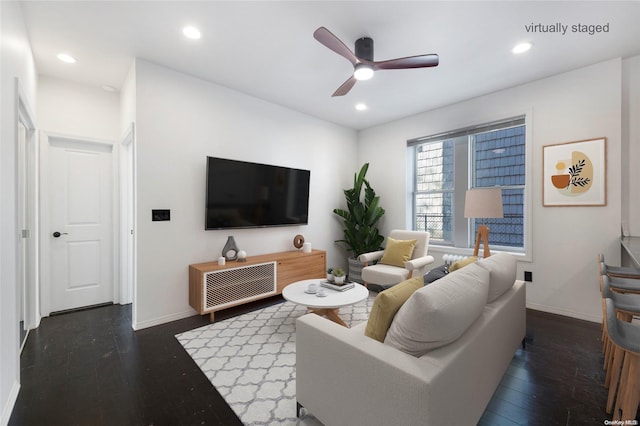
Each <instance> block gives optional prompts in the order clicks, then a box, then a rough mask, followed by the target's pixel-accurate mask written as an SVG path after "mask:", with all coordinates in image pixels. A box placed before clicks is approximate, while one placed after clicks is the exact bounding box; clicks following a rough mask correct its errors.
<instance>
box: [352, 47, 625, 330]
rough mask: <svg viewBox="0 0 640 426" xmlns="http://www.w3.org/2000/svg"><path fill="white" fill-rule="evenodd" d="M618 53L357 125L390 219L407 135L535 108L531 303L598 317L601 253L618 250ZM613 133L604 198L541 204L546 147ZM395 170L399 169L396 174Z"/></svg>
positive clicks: (396, 207) (397, 209) (389, 222)
mask: <svg viewBox="0 0 640 426" xmlns="http://www.w3.org/2000/svg"><path fill="white" fill-rule="evenodd" d="M621 73H622V64H621V60H611V61H608V62H604V63H600V64H596V65H593V66H589V67H586V68H582V69H579V70H575V71H572V72H568V73H565V74H561V75H557V76H553V77H549V78H546V79H543V80H539V81H535V82H532V83H529V84H526V85H522V86H518V87H514V88H511V89H507V90H503V91H500V92H496V93H493V94H489V95H486V96H481V97H478V98H475V99H471V100H468V101H465V102H461V103H458V104H455V105H451V106H448V107H445V108H440V109H437V110H434V111H429V112H425V113H423V114H418V115H415V116H412V117H407V118H405V119H401V120H398V121H395V122H393V123H389V124H386V125H382V126H378V127H374V128H370V129H366V130H363V131H361V132H360V134H359V143H358V158H359V159H360V162H365V161H369V162H370V163H371V167H370V169H369V170H370V172H369V173H370V181H371V183H372V185H373V186H374V188H375V189H376V190H377V191H378V193H379V194H380V195H381V197H382V200H381V201H382V205H383V207H385V208H386V209H387V215H386V219H385V224H384V228H385V231H388V230H390V229H392V228H397V227H405V226H406V223H405V217H406V213H407V209H406V198H407V194H406V190H405V188H406V177H405V176H406V170H407V166H406V141H407V140H408V139H412V138H417V137H420V136H428V135H432V134H436V133H440V132H443V131H447V130H453V129H458V128H463V127H466V126H470V125H474V124H479V123H483V122H489V121H493V120H497V119H500V118H507V117H511V116H514V115H519V114H522V113H529V114H530V116H531V124H532V126H533V128H532V129H530V130H532V132H531V134H532V138H531V140H528V141H527V142H528V143H532V144H533V151H532V152H533V159H532V160H533V163H532V166H533V167H532V170H533V175H532V178H533V179H532V187H531V188H530V190H532V191H533V193H532V200H533V214H532V218H531V219H532V220H533V235H532V236H531V237H532V238H533V241H532V242H533V245H532V256H533V257H532V259H533V261H532V262H531V263H528V262H526V263H525V262H519V268H518V274H519V278H520V279H522V274H523V271H524V270H527V271H532V272H533V278H534V280H533V283H530V284H528V285H527V303H528V305H529V306H530V307H533V308H536V309H539V310H544V311H549V312H554V313H559V314H564V315H568V316H573V317H577V318H583V319H588V320H592V321H599V320H600V318H601V303H600V293H599V287H598V280H597V265H596V255H597V253H600V252H604V254H605V256H606V257H607V258H608V260H609V261H610V262H611V263H613V264H615V263H616V262H619V259H620V247H619V242H618V238H619V236H620V220H621V172H620V169H621V163H622V160H621V155H622V154H621V115H622V112H621V102H622V98H621V84H622V83H621ZM602 136H605V137H607V205H606V206H604V207H562V208H561V207H542V190H541V185H540V182H542V163H541V158H542V146H543V145H548V144H557V143H562V142H570V141H579V140H584V139H591V138H597V137H602ZM389 170H393V173H390V172H389Z"/></svg>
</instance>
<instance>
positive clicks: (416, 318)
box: [384, 264, 489, 356]
mask: <svg viewBox="0 0 640 426" xmlns="http://www.w3.org/2000/svg"><path fill="white" fill-rule="evenodd" d="M488 292H489V271H487V270H486V269H485V268H482V267H480V266H478V265H476V264H473V265H469V266H467V267H465V268H464V269H461V270H459V271H457V272H456V273H455V274H448V275H447V276H446V277H444V278H441V279H439V280H437V281H435V282H433V283H431V284H429V285H428V286H425V287H423V288H421V289H420V290H418V291H416V292H415V293H413V294H412V295H411V297H410V298H409V300H407V301H406V303H405V304H404V305H402V307H401V308H400V310H399V311H398V313H397V314H396V316H395V318H394V320H393V322H392V323H391V327H389V331H388V332H387V336H386V338H385V340H384V343H385V344H388V345H391V346H393V347H395V348H397V349H400V350H401V351H403V352H406V353H408V354H410V355H414V356H422V355H424V354H425V353H427V352H429V351H430V350H432V349H435V348H438V347H440V346H444V345H447V344H448V343H451V342H453V341H454V340H456V339H457V338H458V337H460V336H461V335H462V334H463V333H464V332H465V331H466V330H467V329H468V328H469V327H470V326H471V324H473V322H474V321H475V320H476V319H477V318H478V317H479V316H480V314H481V313H482V311H483V309H484V306H485V305H486V303H487V294H488Z"/></svg>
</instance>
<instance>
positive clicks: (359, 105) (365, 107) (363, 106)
mask: <svg viewBox="0 0 640 426" xmlns="http://www.w3.org/2000/svg"><path fill="white" fill-rule="evenodd" d="M356 109H357V110H358V111H364V110H365V109H367V106H366V105H365V104H362V103H360V104H356Z"/></svg>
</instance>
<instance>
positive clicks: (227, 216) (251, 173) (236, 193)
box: [205, 157, 311, 229]
mask: <svg viewBox="0 0 640 426" xmlns="http://www.w3.org/2000/svg"><path fill="white" fill-rule="evenodd" d="M310 175H311V172H310V171H309V170H301V169H292V168H288V167H279V166H271V165H267V164H258V163H249V162H246V161H237V160H228V159H224V158H217V157H207V193H206V211H205V229H228V228H253V227H265V226H285V225H306V224H307V223H308V216H309V177H310Z"/></svg>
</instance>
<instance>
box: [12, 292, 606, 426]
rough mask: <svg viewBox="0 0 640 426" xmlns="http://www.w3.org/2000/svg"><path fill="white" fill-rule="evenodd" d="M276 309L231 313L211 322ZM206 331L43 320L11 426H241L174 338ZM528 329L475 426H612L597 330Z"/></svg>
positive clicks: (578, 326) (183, 325) (555, 319)
mask: <svg viewBox="0 0 640 426" xmlns="http://www.w3.org/2000/svg"><path fill="white" fill-rule="evenodd" d="M281 300H282V299H281V298H279V297H277V298H272V299H268V300H265V301H261V302H257V303H254V304H251V305H248V306H245V307H239V308H233V309H230V310H227V311H224V312H220V313H217V314H216V319H219V320H222V319H224V318H228V317H230V316H233V315H238V314H240V313H243V312H245V311H248V310H250V309H257V308H259V307H262V306H266V305H268V304H273V303H278V302H280V301H281ZM206 323H207V317H206V316H205V317H198V316H196V317H192V318H187V319H184V320H180V321H175V322H172V323H169V324H165V325H161V326H157V327H152V328H149V329H145V330H140V331H137V332H133V331H132V330H131V325H130V324H131V308H130V306H118V305H116V306H108V307H101V308H95V309H91V310H86V311H80V312H74V313H69V314H65V315H61V316H56V317H50V318H45V319H43V320H42V324H41V326H40V327H39V328H38V329H37V330H35V331H31V332H30V333H29V337H28V339H27V343H26V345H25V347H24V350H23V353H22V358H21V382H22V387H21V390H20V394H19V395H18V400H17V402H16V405H15V408H14V410H13V413H12V416H11V418H10V420H9V424H10V425H24V426H26V425H91V426H95V425H118V426H120V425H156V426H160V425H196V424H198V425H200V424H210V425H241V424H242V423H241V422H240V421H239V420H238V418H237V417H236V416H235V414H234V413H233V412H232V411H231V409H230V408H229V407H228V406H227V404H226V403H225V402H224V400H223V399H222V398H221V397H220V395H219V394H218V392H217V391H216V390H215V389H214V388H213V386H211V384H210V383H209V382H208V380H207V379H206V377H205V376H204V374H202V372H201V371H200V369H199V368H198V367H197V366H196V365H195V363H194V362H193V361H192V360H191V358H190V357H189V355H187V353H186V352H185V351H184V350H183V349H182V347H181V346H180V344H179V343H178V341H177V340H176V339H175V338H174V335H175V334H177V333H180V332H183V331H186V330H190V329H193V328H196V327H199V326H201V325H203V324H206ZM527 328H528V342H527V346H526V349H524V350H523V349H520V350H518V352H517V353H516V355H515V357H514V358H513V361H512V362H511V366H510V367H509V370H508V372H507V374H506V375H505V377H504V379H503V380H502V382H501V384H500V387H499V388H498V390H497V391H496V394H495V395H494V397H493V399H492V401H491V402H490V404H489V406H488V407H487V410H486V412H485V413H484V416H483V417H482V419H481V421H480V424H481V425H483V426H484V425H487V426H488V425H491V426H495V425H591V424H593V425H602V424H604V420H605V419H610V417H607V415H606V413H605V412H604V409H603V407H604V405H605V401H606V390H605V389H604V387H603V386H602V383H603V380H604V373H603V371H602V355H601V353H600V348H601V344H600V326H599V325H598V324H594V323H590V322H585V321H580V320H575V319H570V318H566V317H561V316H556V315H551V314H546V313H541V312H537V311H528V312H527ZM469 379H470V380H473V378H472V377H470V378H469ZM451 415H452V424H455V413H451ZM409 426H411V425H409Z"/></svg>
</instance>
